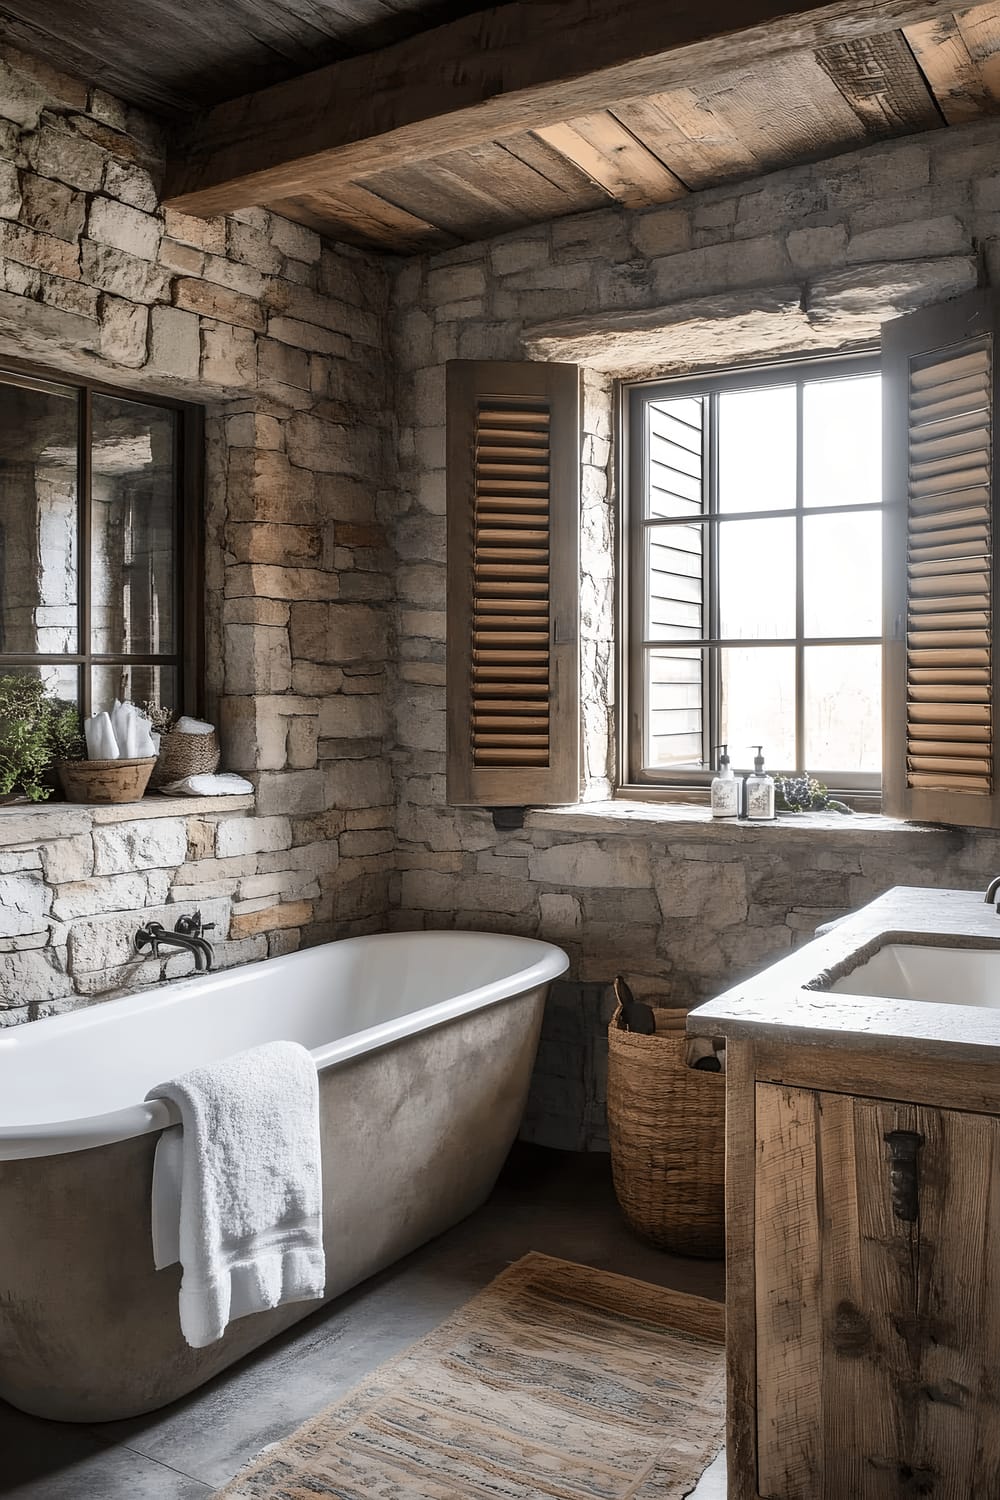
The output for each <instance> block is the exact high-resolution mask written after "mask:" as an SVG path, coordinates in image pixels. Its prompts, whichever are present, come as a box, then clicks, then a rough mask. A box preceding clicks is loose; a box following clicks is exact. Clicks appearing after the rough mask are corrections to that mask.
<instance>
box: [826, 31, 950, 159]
mask: <svg viewBox="0 0 1000 1500" xmlns="http://www.w3.org/2000/svg"><path fill="white" fill-rule="evenodd" d="M816 60H817V62H818V63H819V65H820V67H821V68H822V69H823V71H824V72H825V73H827V74H828V76H829V77H830V78H831V79H832V81H833V83H834V84H835V86H836V87H837V88H838V89H839V90H840V92H841V94H843V96H844V98H845V99H846V100H847V103H848V104H849V105H850V107H851V109H853V110H854V113H855V114H856V115H857V117H858V119H859V120H860V121H861V123H862V124H863V125H864V126H865V128H866V130H867V131H868V133H869V134H870V135H873V136H876V137H883V136H892V135H905V134H909V133H911V132H915V131H920V130H936V129H938V128H939V127H940V126H941V125H942V124H943V123H944V115H943V113H942V111H941V108H940V106H939V105H938V102H937V100H936V99H935V97H934V95H933V93H932V92H931V90H930V89H929V87H928V85H927V80H926V79H925V78H924V76H923V74H922V73H921V71H920V69H919V68H918V67H917V65H916V62H915V61H914V57H913V53H912V52H911V51H910V49H909V47H908V46H907V45H906V42H905V41H904V39H903V34H902V32H899V31H890V32H886V33H885V34H884V35H882V36H872V37H858V38H856V39H855V40H854V41H850V42H840V43H837V44H836V45H835V46H833V47H823V48H821V49H820V50H819V51H818V52H817V53H816Z"/></svg>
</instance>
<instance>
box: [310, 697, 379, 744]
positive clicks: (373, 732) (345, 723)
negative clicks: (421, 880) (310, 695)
mask: <svg viewBox="0 0 1000 1500" xmlns="http://www.w3.org/2000/svg"><path fill="white" fill-rule="evenodd" d="M385 731H386V706H385V703H384V701H383V699H382V698H381V697H379V696H377V695H375V694H365V695H359V694H356V693H355V694H338V695H336V696H334V697H331V698H325V699H324V700H323V702H322V703H321V704H320V710H319V733H320V735H321V736H322V738H323V739H347V740H364V739H377V738H379V737H380V736H381V735H383V734H384V733H385Z"/></svg>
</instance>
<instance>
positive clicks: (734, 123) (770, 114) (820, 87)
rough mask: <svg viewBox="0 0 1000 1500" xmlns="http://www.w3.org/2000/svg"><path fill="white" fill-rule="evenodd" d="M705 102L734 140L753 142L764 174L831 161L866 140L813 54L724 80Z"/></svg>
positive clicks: (855, 119) (856, 117) (855, 118)
mask: <svg viewBox="0 0 1000 1500" xmlns="http://www.w3.org/2000/svg"><path fill="white" fill-rule="evenodd" d="M705 97H706V98H707V100H708V102H709V103H710V105H711V107H712V109H713V110H714V111H715V112H716V113H717V114H719V115H721V116H722V117H723V119H725V120H726V121H727V122H728V123H729V125H730V126H731V128H732V129H733V131H734V132H735V133H736V134H737V135H739V136H741V137H742V138H743V139H749V140H751V141H752V142H753V151H754V154H755V155H756V156H757V158H758V160H759V161H760V162H761V164H762V166H763V167H764V169H765V170H773V169H774V168H776V167H782V166H788V165H791V164H792V163H794V162H800V161H803V160H808V159H810V158H812V159H818V158H820V157H822V156H826V155H831V156H832V155H833V154H834V153H835V152H837V151H840V150H845V149H846V150H850V149H852V148H853V147H857V146H863V145H865V144H866V142H868V141H869V140H870V136H869V134H868V131H867V130H866V128H865V126H864V125H863V124H862V122H861V121H860V120H859V119H858V116H857V115H856V114H855V112H854V110H853V109H852V108H851V107H850V105H849V104H848V102H847V100H846V99H845V98H844V96H843V94H842V93H841V92H840V90H839V89H838V88H837V86H836V85H835V84H834V82H833V81H832V79H831V78H830V77H829V75H828V74H827V73H826V72H825V71H824V70H823V68H821V67H820V65H819V63H818V62H817V60H816V57H815V55H814V54H812V53H803V54H802V55H801V56H796V57H789V58H783V59H782V60H781V62H780V63H770V64H768V65H766V66H764V67H761V68H746V69H743V70H742V71H741V72H739V73H730V74H726V75H723V76H722V77H721V78H719V79H717V80H715V81H714V82H713V83H712V85H711V86H710V88H709V89H707V90H706V93H705Z"/></svg>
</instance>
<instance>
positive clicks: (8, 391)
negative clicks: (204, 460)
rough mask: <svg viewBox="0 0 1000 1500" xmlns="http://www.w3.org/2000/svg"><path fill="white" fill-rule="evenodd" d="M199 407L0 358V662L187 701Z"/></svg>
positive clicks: (108, 693)
mask: <svg viewBox="0 0 1000 1500" xmlns="http://www.w3.org/2000/svg"><path fill="white" fill-rule="evenodd" d="M199 419H200V412H199V410H198V408H196V407H189V406H184V405H182V404H180V403H178V402H170V401H161V400H159V399H150V398H149V397H147V396H142V397H139V396H134V395H128V394H126V393H124V392H119V391H115V390H109V389H107V388H104V387H97V386H89V385H84V384H79V383H71V382H70V381H69V380H67V379H66V378H65V377H62V376H58V377H55V378H53V379H49V378H46V377H41V376H36V375H35V374H34V373H31V374H28V373H21V372H19V371H14V370H9V369H3V370H0V673H4V674H6V673H16V672H26V673H34V674H36V675H38V676H40V677H41V678H42V679H43V680H44V681H45V683H46V685H47V686H48V687H49V689H50V691H51V692H52V693H53V694H54V695H56V696H58V697H60V698H64V699H69V700H73V701H75V702H77V703H78V704H79V706H80V710H81V712H82V713H83V714H84V715H88V714H90V713H92V712H95V711H96V710H99V709H105V708H109V707H110V706H111V703H112V701H113V700H114V699H115V698H131V699H132V700H133V701H135V702H139V703H142V702H146V701H147V700H156V701H157V702H160V703H162V704H164V705H165V706H168V707H171V708H174V709H177V710H180V709H181V708H188V709H194V708H196V706H197V692H198V685H199V671H198V655H199V647H200V622H199V616H200V609H199V603H200V584H199V570H200V556H201V526H200V520H199V506H198V503H197V483H196V481H197V462H198V455H199V453H200V448H201V433H200V421H199Z"/></svg>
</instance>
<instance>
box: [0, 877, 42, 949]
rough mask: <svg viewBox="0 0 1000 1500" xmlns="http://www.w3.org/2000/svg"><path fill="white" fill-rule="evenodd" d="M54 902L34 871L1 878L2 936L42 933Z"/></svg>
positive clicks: (0, 931) (0, 921) (0, 926)
mask: <svg viewBox="0 0 1000 1500" xmlns="http://www.w3.org/2000/svg"><path fill="white" fill-rule="evenodd" d="M51 903H52V894H51V892H50V891H49V889H48V887H47V886H46V884H45V882H44V881H43V880H42V878H41V876H40V875H37V874H35V873H34V872H33V871H28V870H26V871H23V872H21V873H17V874H13V875H0V937H4V938H9V937H19V936H20V935H21V934H22V933H28V932H40V931H42V930H43V929H44V928H45V926H46V917H47V916H48V913H49V908H50V906H51Z"/></svg>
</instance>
